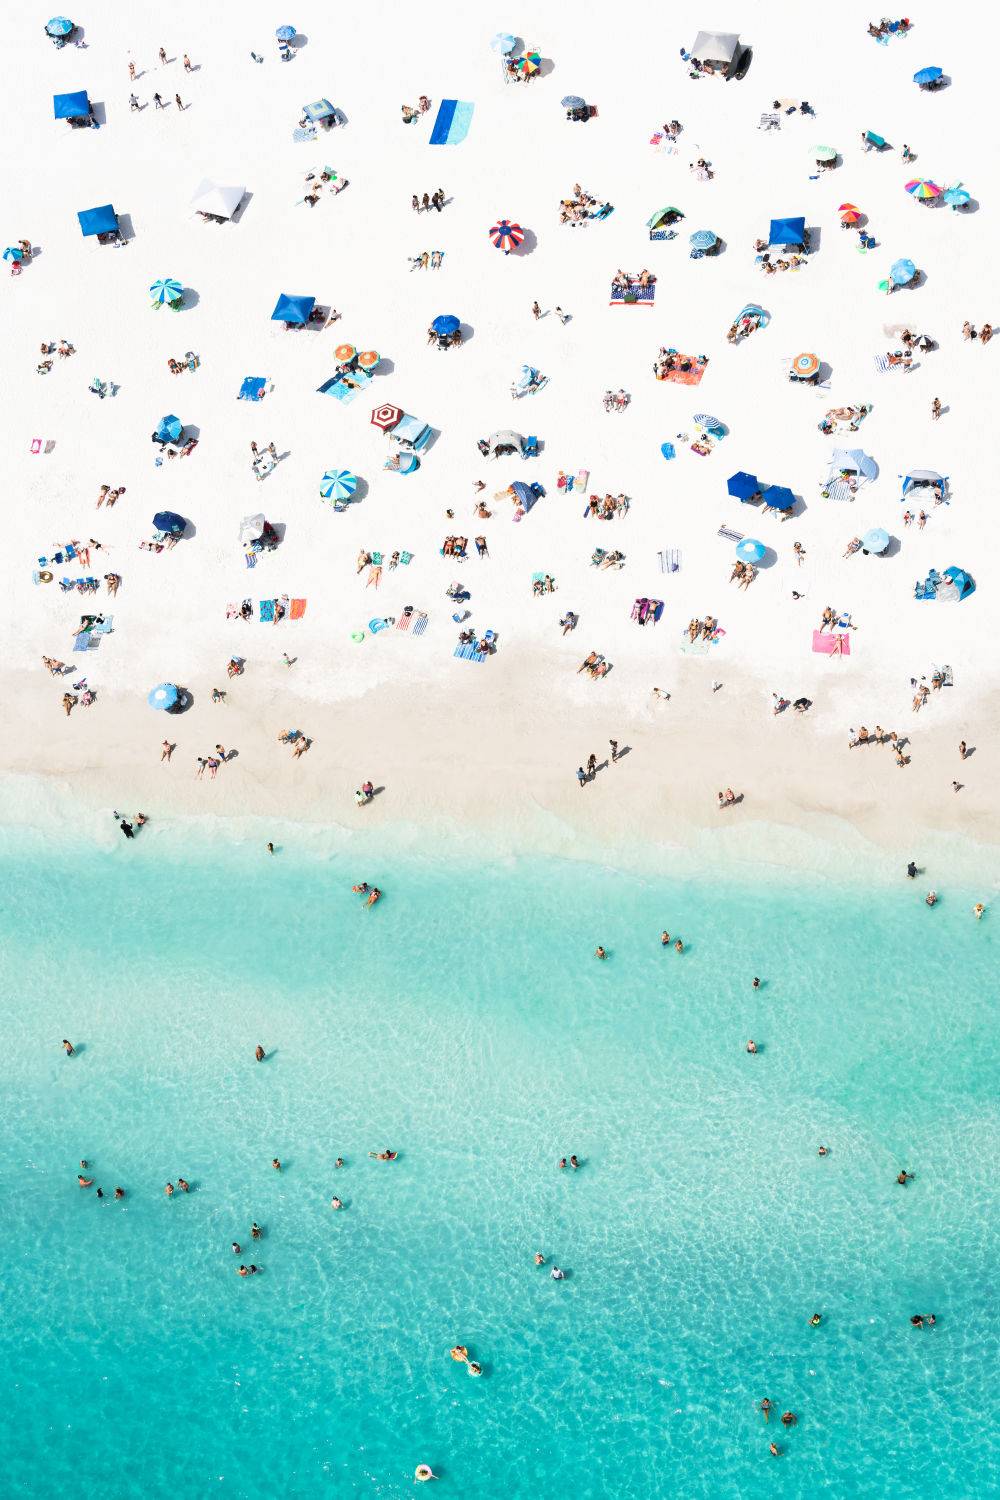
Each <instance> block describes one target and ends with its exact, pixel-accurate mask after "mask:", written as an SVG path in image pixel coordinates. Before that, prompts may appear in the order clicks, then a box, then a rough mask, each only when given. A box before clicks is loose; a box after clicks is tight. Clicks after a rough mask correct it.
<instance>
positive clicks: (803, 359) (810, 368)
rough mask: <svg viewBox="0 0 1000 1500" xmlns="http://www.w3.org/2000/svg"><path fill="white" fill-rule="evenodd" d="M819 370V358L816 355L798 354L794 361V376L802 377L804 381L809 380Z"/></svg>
mask: <svg viewBox="0 0 1000 1500" xmlns="http://www.w3.org/2000/svg"><path fill="white" fill-rule="evenodd" d="M818 369H819V356H818V355H816V354H796V356H795V358H794V359H793V360H792V374H793V375H800V376H802V377H803V378H804V379H808V377H809V376H810V375H815V373H816V371H817V370H818Z"/></svg>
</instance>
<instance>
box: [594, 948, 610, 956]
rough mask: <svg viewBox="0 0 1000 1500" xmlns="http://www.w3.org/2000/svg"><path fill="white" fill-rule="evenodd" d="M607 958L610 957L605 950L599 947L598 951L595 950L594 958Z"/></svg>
mask: <svg viewBox="0 0 1000 1500" xmlns="http://www.w3.org/2000/svg"><path fill="white" fill-rule="evenodd" d="M607 956H608V955H607V954H606V953H605V951H604V949H603V948H600V947H598V948H597V949H595V951H594V957H595V958H607Z"/></svg>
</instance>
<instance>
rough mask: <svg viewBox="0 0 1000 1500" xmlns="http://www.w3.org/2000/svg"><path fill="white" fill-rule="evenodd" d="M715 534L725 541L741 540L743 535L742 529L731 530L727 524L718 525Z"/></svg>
mask: <svg viewBox="0 0 1000 1500" xmlns="http://www.w3.org/2000/svg"><path fill="white" fill-rule="evenodd" d="M715 534H716V536H721V537H722V538H724V540H725V541H727V542H742V540H743V536H744V533H743V532H742V531H731V530H730V529H729V527H728V526H720V527H719V529H718V531H717V532H716V533H715Z"/></svg>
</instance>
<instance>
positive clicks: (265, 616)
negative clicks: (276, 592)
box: [259, 599, 274, 625]
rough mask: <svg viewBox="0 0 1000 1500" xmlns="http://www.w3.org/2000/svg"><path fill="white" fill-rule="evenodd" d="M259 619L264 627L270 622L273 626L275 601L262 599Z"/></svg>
mask: <svg viewBox="0 0 1000 1500" xmlns="http://www.w3.org/2000/svg"><path fill="white" fill-rule="evenodd" d="M259 619H260V623H261V624H262V625H266V624H267V623H268V622H269V621H270V622H271V623H272V624H273V623H274V600H273V599H262V600H261V601H260V612H259Z"/></svg>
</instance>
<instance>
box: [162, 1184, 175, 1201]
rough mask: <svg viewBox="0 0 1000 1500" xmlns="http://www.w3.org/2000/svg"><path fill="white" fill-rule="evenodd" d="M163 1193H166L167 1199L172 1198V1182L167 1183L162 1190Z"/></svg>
mask: <svg viewBox="0 0 1000 1500" xmlns="http://www.w3.org/2000/svg"><path fill="white" fill-rule="evenodd" d="M163 1191H164V1192H165V1193H166V1195H167V1197H168V1198H172V1197H173V1194H174V1185H173V1183H172V1182H168V1183H167V1185H166V1187H165V1188H164V1189H163Z"/></svg>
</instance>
